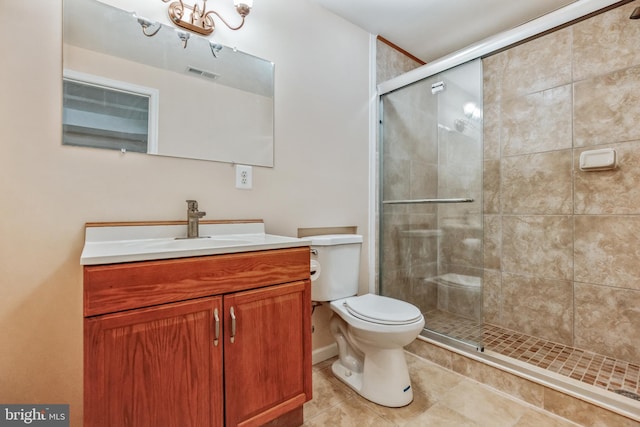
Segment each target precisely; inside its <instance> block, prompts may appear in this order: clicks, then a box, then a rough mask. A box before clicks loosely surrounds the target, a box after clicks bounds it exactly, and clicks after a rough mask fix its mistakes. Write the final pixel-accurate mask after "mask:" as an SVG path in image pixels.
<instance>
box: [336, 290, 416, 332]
mask: <svg viewBox="0 0 640 427" xmlns="http://www.w3.org/2000/svg"><path fill="white" fill-rule="evenodd" d="M344 307H345V308H346V309H347V311H348V312H349V313H350V314H351V315H353V316H355V317H357V318H359V319H361V320H364V321H366V322H372V323H378V324H382V325H407V324H410V323H414V322H418V321H420V320H421V319H422V313H420V310H419V309H418V308H417V307H416V306H414V305H412V304H409V303H407V302H404V301H400V300H397V299H394V298H388V297H383V296H381V295H375V294H366V295H361V296H358V297H351V298H346V299H345V301H344Z"/></svg>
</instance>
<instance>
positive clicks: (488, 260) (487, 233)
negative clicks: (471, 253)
mask: <svg viewBox="0 0 640 427" xmlns="http://www.w3.org/2000/svg"><path fill="white" fill-rule="evenodd" d="M501 257H502V216H500V215H484V268H485V269H490V270H499V269H500V268H501V266H502V263H501V261H502V260H501Z"/></svg>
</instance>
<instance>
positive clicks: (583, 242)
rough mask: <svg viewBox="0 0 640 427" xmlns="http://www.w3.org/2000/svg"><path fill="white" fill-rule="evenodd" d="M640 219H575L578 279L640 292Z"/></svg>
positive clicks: (595, 216) (576, 275)
mask: <svg viewBox="0 0 640 427" xmlns="http://www.w3.org/2000/svg"><path fill="white" fill-rule="evenodd" d="M638 242H640V217H638V216H623V215H614V216H608V215H594V216H591V215H586V216H576V217H575V243H574V252H575V256H574V257H575V280H576V281H578V282H587V283H593V284H597V285H604V286H615V287H618V288H626V289H635V290H640V262H639V260H640V246H639V245H638Z"/></svg>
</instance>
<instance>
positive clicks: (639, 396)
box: [613, 390, 640, 401]
mask: <svg viewBox="0 0 640 427" xmlns="http://www.w3.org/2000/svg"><path fill="white" fill-rule="evenodd" d="M613 392H614V393H616V394H619V395H621V396H624V397H628V398H629V399H633V400H638V401H640V394H636V393H633V392H631V391H627V390H613Z"/></svg>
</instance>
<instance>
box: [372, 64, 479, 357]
mask: <svg viewBox="0 0 640 427" xmlns="http://www.w3.org/2000/svg"><path fill="white" fill-rule="evenodd" d="M380 115H381V129H380V135H381V141H380V153H381V155H380V163H381V164H380V200H381V203H380V206H379V209H380V210H379V212H380V216H379V226H380V229H379V236H378V241H379V277H378V278H379V286H380V293H381V294H382V295H386V296H390V297H393V298H397V299H401V300H404V301H408V302H410V303H412V304H414V305H416V306H417V307H419V308H420V310H421V311H422V312H423V314H424V316H425V319H426V326H425V333H429V332H431V333H435V334H438V335H441V336H445V337H449V338H452V339H455V340H459V341H462V342H464V343H467V344H470V345H473V346H475V347H477V348H478V349H480V350H481V349H482V271H483V251H482V238H483V231H482V223H483V220H482V165H483V161H482V155H483V149H482V65H481V61H480V60H476V61H473V62H469V63H466V64H463V65H460V66H458V67H455V68H453V69H450V70H447V71H445V72H442V73H439V74H437V75H434V76H432V77H429V78H426V79H423V80H421V81H418V82H415V83H413V84H410V85H407V86H404V87H402V88H400V89H397V90H395V91H393V92H389V93H387V94H384V95H382V96H381V114H380Z"/></svg>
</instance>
